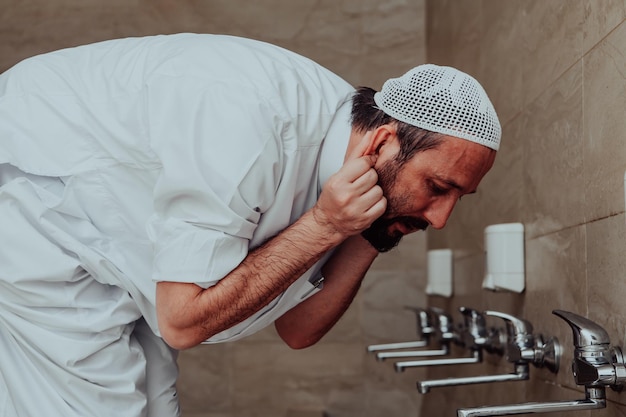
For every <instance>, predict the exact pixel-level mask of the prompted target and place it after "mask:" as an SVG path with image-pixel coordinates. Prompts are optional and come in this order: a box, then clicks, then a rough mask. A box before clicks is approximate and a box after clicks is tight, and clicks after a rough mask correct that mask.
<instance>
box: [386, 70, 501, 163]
mask: <svg viewBox="0 0 626 417" xmlns="http://www.w3.org/2000/svg"><path fill="white" fill-rule="evenodd" d="M374 101H375V102H376V105H377V106H378V108H380V109H381V110H382V111H384V112H385V113H387V114H388V115H390V116H391V117H393V118H395V119H397V120H399V121H401V122H405V123H408V124H410V125H413V126H417V127H420V128H422V129H426V130H430V131H432V132H438V133H442V134H445V135H450V136H455V137H458V138H461V139H467V140H469V141H472V142H476V143H480V144H481V145H484V146H487V147H488V148H491V149H495V150H496V151H497V150H498V148H499V147H500V137H501V134H502V129H501V128H500V122H499V121H498V115H497V114H496V111H495V109H494V108H493V105H492V104H491V101H489V97H487V93H485V90H484V89H483V88H482V86H481V85H480V84H479V83H478V81H476V80H475V79H474V78H472V77H471V76H469V75H467V74H465V73H464V72H461V71H459V70H457V69H455V68H451V67H443V66H438V65H433V64H425V65H420V66H417V67H415V68H413V69H412V70H410V71H408V72H407V73H406V74H404V75H403V76H402V77H400V78H392V79H389V80H387V81H386V82H385V83H384V84H383V88H382V89H381V91H380V92H377V93H376V94H374Z"/></svg>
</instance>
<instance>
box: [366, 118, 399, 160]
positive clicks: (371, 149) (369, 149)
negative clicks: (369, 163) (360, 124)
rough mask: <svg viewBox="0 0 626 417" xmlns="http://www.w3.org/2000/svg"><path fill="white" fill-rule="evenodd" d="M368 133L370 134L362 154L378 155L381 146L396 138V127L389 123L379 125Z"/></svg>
mask: <svg viewBox="0 0 626 417" xmlns="http://www.w3.org/2000/svg"><path fill="white" fill-rule="evenodd" d="M368 133H371V135H370V136H369V138H368V143H367V146H366V147H365V151H364V155H376V156H378V155H379V153H380V151H381V148H382V147H383V146H385V145H388V144H390V143H392V142H394V141H395V140H396V139H397V136H396V128H395V127H394V126H393V125H390V124H385V125H382V126H379V127H377V128H376V129H374V130H373V131H371V132H368ZM365 138H366V137H363V139H365Z"/></svg>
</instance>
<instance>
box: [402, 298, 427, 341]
mask: <svg viewBox="0 0 626 417" xmlns="http://www.w3.org/2000/svg"><path fill="white" fill-rule="evenodd" d="M404 308H405V309H407V310H411V311H412V312H414V313H415V318H416V320H417V323H416V324H417V335H418V336H419V337H423V336H429V335H431V334H433V333H434V332H435V328H434V327H433V324H432V318H431V315H430V314H429V313H428V311H427V310H426V309H425V308H421V307H411V306H405V307H404Z"/></svg>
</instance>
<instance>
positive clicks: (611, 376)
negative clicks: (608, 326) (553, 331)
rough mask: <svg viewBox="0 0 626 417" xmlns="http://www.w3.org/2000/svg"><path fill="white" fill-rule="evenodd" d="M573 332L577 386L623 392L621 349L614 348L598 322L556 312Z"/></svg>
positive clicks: (624, 378)
mask: <svg viewBox="0 0 626 417" xmlns="http://www.w3.org/2000/svg"><path fill="white" fill-rule="evenodd" d="M552 313H553V314H555V315H557V316H559V317H561V318H562V319H563V320H565V321H566V322H567V323H568V324H569V325H570V327H571V328H572V331H573V332H574V346H575V350H574V360H573V362H572V371H573V373H574V379H575V380H576V384H577V385H584V386H585V387H598V386H610V387H611V388H612V389H614V390H616V391H620V390H621V389H622V387H623V386H624V385H626V361H625V360H624V356H623V354H622V350H621V348H620V347H618V346H611V345H610V344H611V340H610V339H609V335H608V333H607V332H606V330H604V329H603V328H602V327H600V326H599V325H598V324H596V323H595V322H593V321H591V320H589V319H587V318H585V317H582V316H579V315H577V314H574V313H570V312H568V311H562V310H554V311H552Z"/></svg>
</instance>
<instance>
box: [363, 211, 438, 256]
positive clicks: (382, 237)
mask: <svg viewBox="0 0 626 417" xmlns="http://www.w3.org/2000/svg"><path fill="white" fill-rule="evenodd" d="M398 222H399V223H403V224H404V225H406V226H408V227H409V228H411V229H417V230H426V228H427V227H428V222H426V221H425V220H421V219H414V218H412V217H393V218H390V219H386V218H382V217H381V218H378V219H376V220H375V221H374V223H372V225H371V226H370V227H369V228H367V229H365V230H364V231H363V232H361V236H363V237H364V238H365V240H367V241H368V242H369V243H370V245H372V246H373V247H374V249H376V250H377V251H378V252H389V251H390V250H391V249H393V248H395V247H396V246H398V244H399V243H400V241H401V240H402V237H403V236H404V235H403V234H402V233H401V232H399V231H397V230H396V231H393V232H389V226H391V225H392V224H394V223H398Z"/></svg>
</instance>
